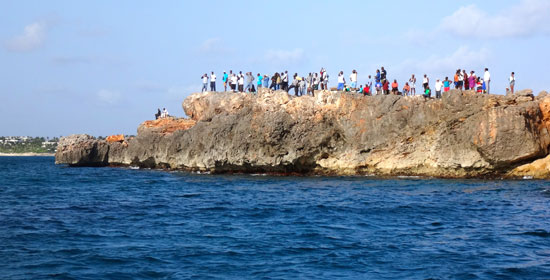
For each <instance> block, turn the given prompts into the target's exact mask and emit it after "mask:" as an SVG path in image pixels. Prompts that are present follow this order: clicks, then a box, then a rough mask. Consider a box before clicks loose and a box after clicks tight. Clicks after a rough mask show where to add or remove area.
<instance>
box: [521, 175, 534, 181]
mask: <svg viewBox="0 0 550 280" xmlns="http://www.w3.org/2000/svg"><path fill="white" fill-rule="evenodd" d="M523 180H533V176H523Z"/></svg>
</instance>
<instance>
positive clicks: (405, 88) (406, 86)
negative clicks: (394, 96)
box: [403, 85, 411, 91]
mask: <svg viewBox="0 0 550 280" xmlns="http://www.w3.org/2000/svg"><path fill="white" fill-rule="evenodd" d="M403 89H404V90H406V91H409V90H411V86H409V85H405V87H404V88H403Z"/></svg>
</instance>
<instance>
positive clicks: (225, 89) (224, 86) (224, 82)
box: [222, 71, 228, 91]
mask: <svg viewBox="0 0 550 280" xmlns="http://www.w3.org/2000/svg"><path fill="white" fill-rule="evenodd" d="M227 79H228V76H227V73H225V71H223V76H222V81H223V91H227Z"/></svg>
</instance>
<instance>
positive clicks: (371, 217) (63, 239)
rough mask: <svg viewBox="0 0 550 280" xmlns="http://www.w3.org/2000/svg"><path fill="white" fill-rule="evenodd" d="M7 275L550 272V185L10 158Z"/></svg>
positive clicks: (5, 164)
mask: <svg viewBox="0 0 550 280" xmlns="http://www.w3.org/2000/svg"><path fill="white" fill-rule="evenodd" d="M0 278H1V279H191V278H192V279H550V182H548V181H538V180H518V181H505V180H496V181H483V180H439V179H421V178H397V179H392V180H389V179H385V180H383V179H377V178H372V177H271V176H261V175H256V176H254V175H231V176H226V175H199V174H190V173H183V172H166V171H155V170H133V169H123V168H69V167H66V166H56V165H55V164H54V159H53V157H0Z"/></svg>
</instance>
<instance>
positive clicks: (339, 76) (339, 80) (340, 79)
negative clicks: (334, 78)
mask: <svg viewBox="0 0 550 280" xmlns="http://www.w3.org/2000/svg"><path fill="white" fill-rule="evenodd" d="M338 83H339V84H343V83H344V75H338Z"/></svg>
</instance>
